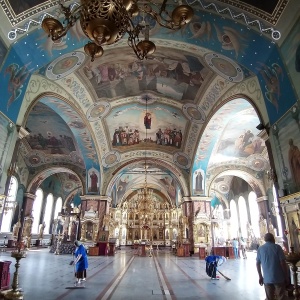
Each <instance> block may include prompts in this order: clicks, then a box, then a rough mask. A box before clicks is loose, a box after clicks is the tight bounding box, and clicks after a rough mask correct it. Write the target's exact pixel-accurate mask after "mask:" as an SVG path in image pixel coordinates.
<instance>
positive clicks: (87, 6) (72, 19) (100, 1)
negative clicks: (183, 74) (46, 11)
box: [42, 0, 194, 61]
mask: <svg viewBox="0 0 300 300" xmlns="http://www.w3.org/2000/svg"><path fill="white" fill-rule="evenodd" d="M145 2H146V4H141V5H137V0H81V1H80V5H77V6H76V5H74V4H73V5H69V6H68V7H66V6H64V5H63V4H62V3H61V2H60V6H61V10H62V12H63V14H64V16H65V19H64V21H63V23H61V22H60V21H59V20H57V19H55V18H52V17H46V18H45V19H44V20H43V22H42V28H43V29H44V30H45V32H46V33H47V34H48V35H49V36H50V37H51V38H52V40H54V41H56V40H59V39H60V38H62V37H63V36H65V35H66V34H67V32H68V30H69V29H70V28H71V27H72V26H74V25H75V23H76V22H77V21H78V20H79V21H80V25H81V28H82V30H83V32H84V34H85V35H86V36H87V38H88V39H89V40H90V42H89V43H87V44H86V45H85V46H84V51H85V52H86V54H87V55H89V56H90V57H91V58H92V61H93V60H94V59H95V58H97V57H100V56H102V54H103V48H102V46H103V45H111V44H114V43H117V42H118V41H119V40H120V39H122V38H123V36H124V35H125V33H127V34H128V45H129V46H130V47H131V48H132V49H133V51H134V53H135V54H136V56H137V57H138V58H139V59H141V60H142V59H144V58H147V55H149V54H152V53H153V52H154V51H155V44H154V43H153V42H151V41H149V25H147V24H145V22H142V23H140V24H135V22H134V20H133V19H134V17H136V16H137V15H138V14H139V13H140V12H143V13H144V14H147V15H148V16H150V17H151V18H152V19H154V20H155V21H156V22H157V23H158V24H159V25H160V26H162V27H165V28H168V29H171V30H177V29H180V28H181V27H182V26H184V25H185V24H187V23H189V22H190V21H191V19H192V17H193V15H194V12H193V9H192V8H191V7H190V6H189V5H185V4H182V3H181V2H180V3H179V5H178V6H177V7H176V8H175V9H174V10H173V11H172V13H170V12H168V10H167V9H166V5H167V0H163V3H162V4H161V6H160V7H158V5H157V4H155V3H152V2H151V1H150V0H145ZM148 3H149V4H148ZM63 24H64V25H63ZM140 34H144V40H140Z"/></svg>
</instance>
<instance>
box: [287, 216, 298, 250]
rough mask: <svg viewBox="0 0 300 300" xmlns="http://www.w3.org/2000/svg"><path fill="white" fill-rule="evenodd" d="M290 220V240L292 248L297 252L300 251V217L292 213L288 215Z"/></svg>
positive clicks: (288, 233)
mask: <svg viewBox="0 0 300 300" xmlns="http://www.w3.org/2000/svg"><path fill="white" fill-rule="evenodd" d="M287 219H288V225H289V226H288V228H289V229H290V230H289V231H287V232H286V233H287V235H288V239H289V240H290V246H291V247H294V250H295V252H299V251H300V241H299V232H300V226H299V216H298V213H297V212H291V213H288V214H287Z"/></svg>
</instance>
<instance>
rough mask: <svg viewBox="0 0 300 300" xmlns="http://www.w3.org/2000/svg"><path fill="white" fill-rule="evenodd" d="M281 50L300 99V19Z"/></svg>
mask: <svg viewBox="0 0 300 300" xmlns="http://www.w3.org/2000/svg"><path fill="white" fill-rule="evenodd" d="M280 50H281V51H282V54H283V57H284V60H285V61H286V65H287V68H288V70H289V73H290V79H291V80H292V82H293V83H294V88H295V91H296V93H297V94H298V97H300V85H299V81H300V18H299V19H298V21H297V22H296V23H295V25H294V27H293V29H292V31H291V32H290V33H289V35H288V37H287V38H286V39H285V40H284V42H283V44H282V47H281V48H280Z"/></svg>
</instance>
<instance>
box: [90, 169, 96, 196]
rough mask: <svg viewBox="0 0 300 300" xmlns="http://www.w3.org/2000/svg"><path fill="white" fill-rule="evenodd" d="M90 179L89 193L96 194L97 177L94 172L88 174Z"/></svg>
mask: <svg viewBox="0 0 300 300" xmlns="http://www.w3.org/2000/svg"><path fill="white" fill-rule="evenodd" d="M90 178H91V186H90V192H98V176H97V174H96V173H95V171H92V172H91V173H90Z"/></svg>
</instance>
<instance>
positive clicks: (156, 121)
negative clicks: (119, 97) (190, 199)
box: [105, 103, 187, 151]
mask: <svg viewBox="0 0 300 300" xmlns="http://www.w3.org/2000/svg"><path fill="white" fill-rule="evenodd" d="M105 123H106V125H107V129H108V134H109V136H110V138H111V146H112V148H114V149H118V150H119V151H124V150H126V151H128V150H130V149H129V147H133V148H134V149H139V148H141V147H144V144H145V143H146V144H147V147H155V148H156V149H157V150H162V151H174V150H178V149H181V146H182V141H183V139H184V138H185V134H186V133H187V131H186V126H187V120H186V118H185V117H184V115H183V114H182V112H181V110H179V109H177V108H173V107H170V106H166V105H162V104H159V103H154V104H151V105H149V106H147V108H146V107H145V105H141V104H131V105H123V106H122V107H121V108H120V107H116V108H114V109H112V110H111V112H110V114H109V115H108V116H107V117H106V118H105Z"/></svg>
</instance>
